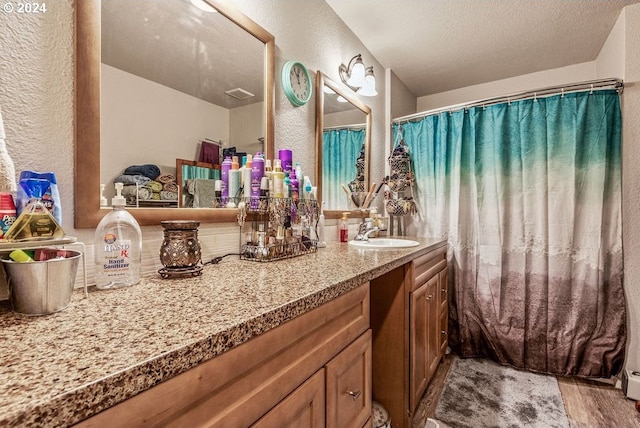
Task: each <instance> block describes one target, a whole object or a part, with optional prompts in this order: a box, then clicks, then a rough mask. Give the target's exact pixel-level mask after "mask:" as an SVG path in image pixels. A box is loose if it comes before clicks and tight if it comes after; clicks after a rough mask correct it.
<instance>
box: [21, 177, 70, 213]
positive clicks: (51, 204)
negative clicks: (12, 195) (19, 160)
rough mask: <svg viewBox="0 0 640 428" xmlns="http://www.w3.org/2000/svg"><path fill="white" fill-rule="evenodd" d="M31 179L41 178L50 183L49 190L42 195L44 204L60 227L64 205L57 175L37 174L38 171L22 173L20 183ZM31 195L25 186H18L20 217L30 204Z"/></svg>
mask: <svg viewBox="0 0 640 428" xmlns="http://www.w3.org/2000/svg"><path fill="white" fill-rule="evenodd" d="M30 178H39V179H41V180H47V181H48V182H49V189H47V191H46V192H45V193H44V195H42V203H43V204H44V206H46V207H47V208H48V209H49V211H50V212H51V214H53V217H54V218H55V219H56V221H57V222H58V224H59V225H62V204H61V203H60V193H59V192H58V181H57V180H56V175H55V174H54V173H53V172H36V171H28V170H26V171H22V172H21V173H20V179H19V181H20V183H22V180H28V179H30ZM30 197H31V195H27V193H26V192H25V190H24V186H22V185H20V186H18V192H17V194H16V214H17V215H20V213H21V212H22V210H23V209H24V208H25V207H26V206H27V204H28V203H29V199H30Z"/></svg>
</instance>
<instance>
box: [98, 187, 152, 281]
mask: <svg viewBox="0 0 640 428" xmlns="http://www.w3.org/2000/svg"><path fill="white" fill-rule="evenodd" d="M122 187H123V185H122V183H115V189H116V196H114V197H113V199H112V200H111V204H112V205H113V211H110V212H109V213H108V214H107V215H105V216H104V217H103V218H102V220H100V223H99V224H98V227H97V229H96V233H95V241H94V242H95V250H94V253H95V266H96V287H97V288H100V289H112V288H122V287H128V286H131V285H134V284H137V283H138V282H139V281H140V264H141V261H142V232H141V231H140V226H139V225H138V222H137V221H136V219H135V218H134V217H133V216H132V215H131V214H130V213H129V212H128V211H127V210H125V208H124V207H125V203H126V200H125V198H124V197H123V196H122Z"/></svg>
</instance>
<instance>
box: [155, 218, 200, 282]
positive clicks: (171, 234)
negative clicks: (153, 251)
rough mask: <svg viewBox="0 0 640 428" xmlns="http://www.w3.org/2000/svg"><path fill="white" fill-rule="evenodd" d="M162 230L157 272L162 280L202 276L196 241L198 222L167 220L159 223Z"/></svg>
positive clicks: (198, 242)
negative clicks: (162, 235) (159, 265)
mask: <svg viewBox="0 0 640 428" xmlns="http://www.w3.org/2000/svg"><path fill="white" fill-rule="evenodd" d="M160 224H161V225H162V227H163V228H164V240H163V241H162V245H161V246H160V262H161V263H162V265H163V266H164V267H163V268H162V269H160V270H159V271H158V273H159V274H160V275H161V276H162V277H163V278H169V277H174V276H184V275H189V276H198V275H201V274H202V263H201V262H202V253H201V248H200V241H198V226H199V225H200V222H199V221H191V220H169V221H162V222H160Z"/></svg>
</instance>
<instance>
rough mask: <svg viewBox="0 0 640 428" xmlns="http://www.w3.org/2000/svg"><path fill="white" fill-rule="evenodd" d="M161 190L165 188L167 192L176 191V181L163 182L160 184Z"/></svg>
mask: <svg viewBox="0 0 640 428" xmlns="http://www.w3.org/2000/svg"><path fill="white" fill-rule="evenodd" d="M162 190H166V191H167V192H175V193H177V192H178V185H177V184H176V183H164V184H163V185H162Z"/></svg>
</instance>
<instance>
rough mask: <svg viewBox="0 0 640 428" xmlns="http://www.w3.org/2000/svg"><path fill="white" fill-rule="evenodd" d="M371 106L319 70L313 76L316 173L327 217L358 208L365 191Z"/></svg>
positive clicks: (335, 216) (369, 150) (367, 171)
mask: <svg viewBox="0 0 640 428" xmlns="http://www.w3.org/2000/svg"><path fill="white" fill-rule="evenodd" d="M370 152H371V109H370V108H369V107H368V106H367V105H365V104H364V103H363V102H362V101H360V100H359V99H358V98H357V97H355V96H354V95H352V93H351V91H350V90H349V89H347V88H345V87H343V86H342V85H338V84H337V83H336V82H334V81H333V80H331V79H330V78H329V77H327V76H326V75H324V74H323V73H321V72H318V73H317V76H316V177H317V180H318V194H319V196H318V197H319V199H320V200H321V201H322V202H323V203H324V204H325V215H326V216H327V218H338V217H339V215H340V213H342V212H344V211H354V213H355V212H356V211H359V209H360V207H361V206H362V203H363V202H364V199H365V197H366V194H367V193H368V191H369V175H370V171H369V170H370V166H369V164H370V161H369V159H370V155H371V153H370Z"/></svg>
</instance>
